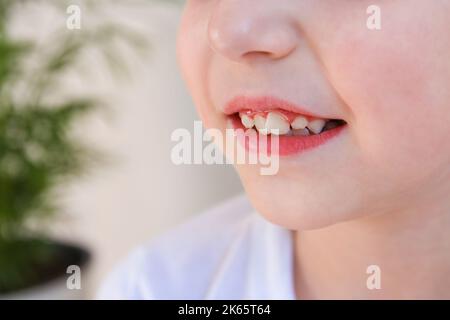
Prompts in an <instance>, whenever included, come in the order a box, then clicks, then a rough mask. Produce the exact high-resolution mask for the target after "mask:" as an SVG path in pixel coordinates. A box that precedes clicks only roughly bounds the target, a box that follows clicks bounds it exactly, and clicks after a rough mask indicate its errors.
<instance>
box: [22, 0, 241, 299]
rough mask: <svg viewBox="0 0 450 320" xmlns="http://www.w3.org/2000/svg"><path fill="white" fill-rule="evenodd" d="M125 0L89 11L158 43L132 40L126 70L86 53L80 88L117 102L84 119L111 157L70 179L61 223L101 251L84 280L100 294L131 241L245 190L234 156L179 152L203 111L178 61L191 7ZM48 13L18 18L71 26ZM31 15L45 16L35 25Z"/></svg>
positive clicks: (64, 232) (40, 27)
mask: <svg viewBox="0 0 450 320" xmlns="http://www.w3.org/2000/svg"><path fill="white" fill-rule="evenodd" d="M123 2H126V3H127V5H126V6H119V5H113V4H111V3H112V2H109V3H108V1H106V3H107V4H106V5H105V6H103V7H101V10H98V13H97V15H98V16H97V15H95V16H91V15H87V16H86V15H84V16H82V22H83V23H84V22H86V23H88V22H89V21H90V22H91V23H93V22H95V21H98V20H99V19H113V20H114V21H115V22H117V23H120V24H123V25H127V26H129V27H132V28H134V30H140V31H141V32H143V33H144V34H145V35H146V36H147V37H148V39H149V40H150V41H151V43H152V48H151V50H150V52H149V53H148V54H146V55H145V56H144V57H139V55H136V54H135V53H133V52H130V51H129V50H126V52H125V57H126V60H127V64H128V69H129V71H128V73H129V75H128V76H127V77H125V78H123V79H114V77H113V76H112V75H111V74H109V73H105V72H104V71H101V64H98V63H97V62H96V61H97V60H96V59H97V58H98V57H97V58H96V57H95V56H94V55H92V56H89V55H88V56H87V57H86V61H85V62H84V63H85V65H86V66H87V69H88V70H90V71H91V72H90V73H91V75H90V80H88V81H87V80H83V81H79V80H78V79H75V78H74V79H68V80H67V81H68V83H69V84H70V90H72V91H74V92H91V93H95V94H98V95H100V96H102V97H103V99H104V100H105V101H106V103H107V106H108V108H109V109H110V110H112V111H113V112H112V113H109V114H108V113H99V114H96V115H95V116H94V117H92V118H91V119H90V120H89V121H86V123H84V124H83V126H81V127H79V128H77V129H78V130H77V131H78V132H79V134H80V136H81V137H83V138H85V139H86V140H87V141H90V142H91V143H93V144H94V145H96V146H98V147H100V148H101V149H102V150H105V151H107V153H108V154H109V155H110V157H111V161H109V163H107V164H105V165H102V166H99V167H96V168H94V169H93V170H91V172H90V173H89V174H88V175H87V176H86V177H84V178H83V179H82V180H80V181H78V182H77V183H75V184H74V185H73V186H71V187H70V188H69V190H68V191H67V192H66V197H64V200H65V203H66V207H67V209H68V214H66V215H62V216H60V217H59V218H58V221H57V223H56V225H57V226H56V227H55V233H57V234H58V235H59V236H62V237H65V238H69V239H74V240H75V241H77V242H80V243H83V244H85V245H86V246H88V247H89V248H90V249H91V251H92V253H93V258H94V260H93V264H92V265H91V269H90V273H89V280H88V281H84V282H83V283H84V285H85V287H87V288H88V289H89V292H90V296H93V293H94V292H95V290H96V288H97V286H98V284H99V282H100V281H101V279H103V278H104V276H105V275H106V274H107V272H108V271H109V270H111V268H112V267H113V265H114V264H115V263H117V261H118V260H119V259H121V258H122V257H124V255H126V253H127V252H128V251H129V250H130V248H132V247H134V246H136V245H138V244H139V243H142V242H143V241H146V240H147V239H150V238H151V237H153V236H155V235H156V234H159V233H161V232H163V231H164V230H166V229H167V228H169V227H170V226H172V225H174V224H176V223H179V222H180V221H182V220H185V219H187V218H188V217H189V216H191V215H193V214H194V213H196V212H199V211H201V210H203V209H205V208H207V207H209V206H212V205H213V204H214V203H216V202H217V201H220V200H222V199H224V198H228V197H230V196H232V195H234V194H236V193H239V192H241V186H240V184H239V182H238V178H237V176H236V174H235V173H234V171H233V170H232V168H231V167H229V166H206V165H205V166H175V165H173V164H172V163H171V161H170V150H171V147H172V146H173V145H174V143H172V142H171V141H170V134H171V132H172V131H173V130H174V129H175V128H179V127H185V128H188V129H191V128H192V127H193V121H194V120H195V119H197V117H196V113H195V110H194V107H193V105H192V102H191V99H190V97H189V95H188V93H187V92H186V89H185V87H184V84H183V82H182V80H181V78H180V75H179V71H178V69H177V64H176V57H175V37H176V29H177V24H178V20H179V17H180V12H181V7H180V6H176V5H167V3H165V1H154V2H153V1H149V0H143V1H123ZM155 3H157V4H155ZM44 11H45V10H44ZM46 14H47V13H45V12H43V9H42V7H39V8H36V7H34V8H31V9H30V10H28V11H25V10H24V11H23V12H21V13H20V16H21V17H22V18H21V19H19V20H18V21H17V22H16V25H15V28H16V29H17V30H20V32H22V33H24V34H27V33H29V34H32V33H33V32H35V33H36V32H37V33H36V35H35V36H36V37H37V36H41V37H43V38H45V32H46V29H48V28H55V24H56V27H60V26H61V27H65V24H64V25H62V24H63V23H64V21H61V20H58V19H54V18H51V16H46ZM23 17H27V18H26V19H25V18H23ZM30 19H31V20H32V21H42V22H40V23H34V25H33V24H31V25H30V23H29V21H30ZM27 21H28V22H27ZM58 23H59V25H58ZM97 69H98V71H97ZM92 74H93V75H92ZM84 280H86V278H85V279H84Z"/></svg>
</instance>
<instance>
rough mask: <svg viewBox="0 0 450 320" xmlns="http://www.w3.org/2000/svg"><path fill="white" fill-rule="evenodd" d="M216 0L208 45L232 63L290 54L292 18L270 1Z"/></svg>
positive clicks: (293, 31)
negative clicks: (266, 2)
mask: <svg viewBox="0 0 450 320" xmlns="http://www.w3.org/2000/svg"><path fill="white" fill-rule="evenodd" d="M263 2H265V1H264V0H219V1H218V2H217V3H216V4H215V7H214V9H213V11H212V14H211V16H210V20H209V23H208V39H209V44H210V47H211V48H212V49H213V50H214V51H215V52H217V53H219V54H221V55H223V56H225V57H227V58H228V59H231V60H233V61H236V62H241V63H242V62H248V61H249V60H252V59H254V58H257V57H266V58H268V59H272V60H277V59H282V58H284V57H287V56H288V55H290V54H291V53H292V52H293V51H294V50H295V48H296V46H297V42H298V39H299V37H298V31H297V29H296V26H295V23H294V20H293V19H292V18H291V17H290V16H289V13H288V12H285V11H284V10H283V8H280V7H281V6H277V5H276V4H274V2H270V3H268V4H267V5H264V3H263Z"/></svg>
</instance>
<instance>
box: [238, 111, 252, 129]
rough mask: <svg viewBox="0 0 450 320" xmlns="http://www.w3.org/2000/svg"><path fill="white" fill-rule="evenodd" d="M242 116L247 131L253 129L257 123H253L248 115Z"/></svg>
mask: <svg viewBox="0 0 450 320" xmlns="http://www.w3.org/2000/svg"><path fill="white" fill-rule="evenodd" d="M240 116H241V122H242V124H243V125H244V127H246V128H247V129H251V128H253V125H254V124H255V122H254V121H253V119H252V118H250V117H249V116H248V115H246V114H240Z"/></svg>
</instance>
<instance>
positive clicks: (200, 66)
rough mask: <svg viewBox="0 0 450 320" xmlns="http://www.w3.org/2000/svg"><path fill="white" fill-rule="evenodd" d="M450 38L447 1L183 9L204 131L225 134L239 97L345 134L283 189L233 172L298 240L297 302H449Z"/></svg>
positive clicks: (275, 181) (272, 180)
mask: <svg viewBox="0 0 450 320" xmlns="http://www.w3.org/2000/svg"><path fill="white" fill-rule="evenodd" d="M372 4H377V5H378V6H380V8H381V18H382V28H381V30H369V29H368V28H367V27H366V20H367V18H368V17H369V15H368V14H367V13H366V9H367V7H368V6H369V5H372ZM448 30H450V3H449V2H448V1H446V0H433V1H423V0H408V1H406V0H396V1H392V0H381V1H377V2H376V3H374V2H373V1H371V0H370V1H367V0H341V1H330V0H276V1H275V0H188V1H187V2H186V7H185V11H184V14H183V18H182V21H181V25H180V32H179V37H178V58H179V63H180V66H181V69H182V72H183V75H184V78H185V80H186V83H187V85H188V88H189V90H190V92H191V94H192V97H193V99H194V102H195V104H196V107H197V109H198V112H199V114H200V116H201V118H202V120H203V122H204V125H205V127H208V128H219V129H221V130H224V129H225V127H226V116H225V115H224V114H223V112H222V111H223V107H224V105H225V104H226V103H227V102H228V101H229V100H230V99H231V98H233V97H234V96H236V95H250V96H252V95H275V96H277V97H280V98H283V99H286V100H289V101H292V102H294V103H297V104H299V105H302V106H306V108H307V109H308V110H310V111H311V112H314V113H315V114H318V115H321V116H323V117H325V118H339V119H344V120H345V121H346V122H347V123H348V126H347V128H346V129H345V131H344V132H343V133H342V134H341V135H340V136H339V137H337V138H336V139H333V140H331V141H329V142H328V143H327V144H325V145H323V146H320V147H319V148H316V149H313V150H310V151H307V152H305V153H303V154H300V155H295V156H289V157H283V158H281V159H280V170H279V173H278V174H277V175H274V176H262V175H260V171H259V167H258V166H256V165H239V166H236V168H237V171H238V173H239V175H240V177H241V180H242V183H243V185H244V187H245V189H246V192H247V194H248V195H249V198H250V200H251V202H252V203H253V205H254V207H255V208H256V209H257V210H258V212H259V213H261V214H262V215H263V216H264V217H265V218H267V219H268V220H270V221H272V222H273V223H276V224H278V225H281V226H284V227H286V228H288V229H291V230H293V237H294V241H295V244H296V245H295V252H294V255H295V268H294V270H295V272H294V273H295V288H296V292H297V296H298V297H299V298H350V297H352V298H435V297H438V298H443V297H446V298H449V297H450V296H449V294H450V293H449V292H450V290H448V288H449V287H450V282H449V280H446V279H448V278H449V277H448V276H446V274H447V275H448V273H449V272H450V250H449V249H450V239H449V238H450V232H448V231H449V230H450V196H449V194H450V142H449V140H448V137H449V136H450V112H449V111H450V110H449V109H450V59H449V58H450V36H449V31H448ZM371 264H377V265H379V266H380V268H381V270H382V275H383V278H382V279H383V280H382V281H383V283H382V289H381V290H368V289H367V288H366V279H367V276H368V275H367V274H366V268H367V266H368V265H371ZM405 270H411V271H412V270H413V272H414V274H413V275H412V274H411V273H409V272H405Z"/></svg>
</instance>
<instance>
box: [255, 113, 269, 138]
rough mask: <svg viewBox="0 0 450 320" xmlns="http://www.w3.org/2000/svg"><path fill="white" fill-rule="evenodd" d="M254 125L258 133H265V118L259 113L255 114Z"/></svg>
mask: <svg viewBox="0 0 450 320" xmlns="http://www.w3.org/2000/svg"><path fill="white" fill-rule="evenodd" d="M254 122H255V127H256V129H258V132H259V133H262V134H267V130H266V119H265V118H264V117H263V116H261V115H256V116H255V121H254Z"/></svg>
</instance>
